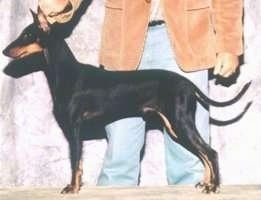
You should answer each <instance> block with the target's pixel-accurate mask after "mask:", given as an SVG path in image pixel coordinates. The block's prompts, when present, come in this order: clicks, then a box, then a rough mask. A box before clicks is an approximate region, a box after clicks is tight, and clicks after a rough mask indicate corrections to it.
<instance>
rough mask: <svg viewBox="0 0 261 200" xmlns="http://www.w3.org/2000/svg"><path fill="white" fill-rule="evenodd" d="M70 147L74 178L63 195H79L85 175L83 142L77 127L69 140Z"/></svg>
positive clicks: (63, 191)
mask: <svg viewBox="0 0 261 200" xmlns="http://www.w3.org/2000/svg"><path fill="white" fill-rule="evenodd" d="M67 139H68V142H69V147H70V159H71V169H72V177H71V184H69V185H67V186H66V187H65V188H64V189H63V190H62V192H61V193H62V194H68V193H77V192H78V191H79V190H80V187H81V178H82V174H83V168H82V160H81V156H82V141H81V139H80V128H79V126H77V127H76V128H74V131H73V134H72V135H71V136H70V137H68V138H67Z"/></svg>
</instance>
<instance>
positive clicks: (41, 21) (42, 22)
mask: <svg viewBox="0 0 261 200" xmlns="http://www.w3.org/2000/svg"><path fill="white" fill-rule="evenodd" d="M37 23H38V25H39V27H40V28H41V29H42V30H43V31H44V32H50V24H49V22H48V20H47V17H46V16H45V14H44V12H43V11H42V9H41V8H40V7H39V6H38V8H37Z"/></svg>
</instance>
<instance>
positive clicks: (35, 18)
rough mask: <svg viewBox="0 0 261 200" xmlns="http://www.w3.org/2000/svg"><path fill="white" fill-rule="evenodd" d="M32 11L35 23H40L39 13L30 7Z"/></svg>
mask: <svg viewBox="0 0 261 200" xmlns="http://www.w3.org/2000/svg"><path fill="white" fill-rule="evenodd" d="M30 12H31V14H32V17H33V19H34V23H37V24H39V20H38V17H37V14H36V13H35V12H34V11H33V10H32V9H30Z"/></svg>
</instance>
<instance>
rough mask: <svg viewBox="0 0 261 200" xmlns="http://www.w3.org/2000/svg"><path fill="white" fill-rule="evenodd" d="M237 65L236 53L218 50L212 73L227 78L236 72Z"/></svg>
mask: <svg viewBox="0 0 261 200" xmlns="http://www.w3.org/2000/svg"><path fill="white" fill-rule="evenodd" d="M238 65H239V58H238V56H237V55H234V54H231V53H227V52H220V53H218V55H217V59H216V63H215V67H214V72H213V73H214V75H220V76H222V77H225V78H227V77H229V76H231V75H232V74H233V73H235V72H236V69H237V67H238Z"/></svg>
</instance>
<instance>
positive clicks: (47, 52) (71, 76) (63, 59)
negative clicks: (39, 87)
mask: <svg viewBox="0 0 261 200" xmlns="http://www.w3.org/2000/svg"><path fill="white" fill-rule="evenodd" d="M43 53H44V56H45V59H46V62H47V67H46V68H45V70H44V73H45V75H46V78H47V81H48V84H49V88H50V91H51V94H52V97H53V100H54V101H56V99H57V98H59V95H58V96H57V93H58V92H57V91H59V92H60V93H61V94H64V95H66V94H68V93H70V91H65V90H67V88H66V87H65V85H64V84H65V83H68V81H71V84H74V82H75V81H76V80H77V76H78V70H77V69H76V68H77V67H78V62H77V60H76V59H75V57H74V56H73V53H72V52H71V50H70V48H69V46H68V45H67V43H66V42H65V40H63V39H57V40H50V41H49V42H48V44H47V46H46V47H45V48H44V51H43ZM61 98H62V97H61Z"/></svg>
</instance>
